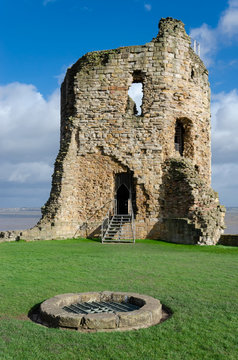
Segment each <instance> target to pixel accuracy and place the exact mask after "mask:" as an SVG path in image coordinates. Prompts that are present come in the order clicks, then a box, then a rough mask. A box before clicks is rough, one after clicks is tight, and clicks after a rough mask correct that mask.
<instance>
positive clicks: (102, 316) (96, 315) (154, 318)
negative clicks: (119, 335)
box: [40, 291, 162, 331]
mask: <svg viewBox="0 0 238 360" xmlns="http://www.w3.org/2000/svg"><path fill="white" fill-rule="evenodd" d="M40 318H41V320H42V321H43V322H45V323H46V324H47V325H48V326H51V327H62V328H71V329H75V330H79V331H110V330H111V331H116V330H131V329H140V328H146V327H149V326H152V325H155V324H158V323H159V322H160V321H161V319H162V305H161V303H160V301H159V300H157V299H154V298H153V297H151V296H147V295H140V294H136V293H126V292H110V291H103V292H88V293H78V294H62V295H57V296H55V297H53V298H51V299H48V300H46V301H44V302H43V303H42V304H41V306H40Z"/></svg>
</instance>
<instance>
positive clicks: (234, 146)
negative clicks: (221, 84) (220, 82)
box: [211, 90, 238, 163]
mask: <svg viewBox="0 0 238 360" xmlns="http://www.w3.org/2000/svg"><path fill="white" fill-rule="evenodd" d="M211 112H212V150H213V156H214V158H213V160H214V162H215V163H231V162H234V163H237V154H238V92H237V90H233V91H231V92H229V93H224V92H222V93H219V94H216V95H213V96H212V104H211Z"/></svg>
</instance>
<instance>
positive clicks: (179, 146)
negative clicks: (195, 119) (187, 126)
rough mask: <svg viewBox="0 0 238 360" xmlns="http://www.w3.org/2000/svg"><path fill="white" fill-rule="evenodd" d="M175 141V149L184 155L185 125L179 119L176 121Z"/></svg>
mask: <svg viewBox="0 0 238 360" xmlns="http://www.w3.org/2000/svg"><path fill="white" fill-rule="evenodd" d="M174 143H175V150H177V151H179V153H180V155H181V156H183V150H184V127H183V124H182V123H181V122H180V121H179V120H177V121H176V126H175V136H174Z"/></svg>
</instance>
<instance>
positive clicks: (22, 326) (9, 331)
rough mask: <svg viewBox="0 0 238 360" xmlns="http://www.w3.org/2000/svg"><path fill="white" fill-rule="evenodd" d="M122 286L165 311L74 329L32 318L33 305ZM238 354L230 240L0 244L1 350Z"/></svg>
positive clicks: (117, 355)
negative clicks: (150, 319) (144, 324)
mask: <svg viewBox="0 0 238 360" xmlns="http://www.w3.org/2000/svg"><path fill="white" fill-rule="evenodd" d="M100 290H112V291H130V292H138V293H141V294H147V295H151V296H153V297H155V298H158V299H160V300H161V302H162V303H163V304H165V305H166V306H167V307H169V308H170V309H171V310H172V311H173V316H172V317H171V318H170V319H169V320H167V321H165V322H164V323H162V324H160V325H157V326H153V327H150V328H148V329H142V330H137V331H125V332H109V333H90V334H85V333H78V332H76V331H68V330H60V329H49V328H45V327H43V326H40V325H37V324H35V323H33V322H31V321H30V320H29V319H28V318H27V313H28V312H29V310H30V309H31V308H32V307H33V306H34V305H36V304H38V303H40V302H42V301H43V300H45V299H47V298H50V297H52V296H54V295H57V294H61V293H67V292H87V291H100ZM237 358H238V248H231V247H222V246H217V247H212V246H207V247H199V246H186V245H175V244H167V243H163V242H159V241H151V240H145V241H137V243H136V244H135V245H132V244H129V245H128V244H122V245H119V244H117V245H102V244H100V243H98V242H95V241H90V240H83V239H81V240H64V241H38V242H29V243H25V242H18V243H17V242H16V243H2V244H0V359H1V360H5V359H9V360H10V359H11V360H12V359H14V360H20V359H21V360H28V359H34V360H36V359H37V360H38V359H42V360H43V359H44V360H46V359H57V360H60V359H64V360H68V359H93V360H94V359H116V360H119V359H123V360H125V359H163V360H170V359H171V360H176V359H183V360H187V359H189V360H190V359H194V360H195V359H196V360H197V359H202V360H204V359H209V360H213V359H217V360H222V359H226V360H227V359H234V360H237Z"/></svg>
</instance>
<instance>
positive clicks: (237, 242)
mask: <svg viewBox="0 0 238 360" xmlns="http://www.w3.org/2000/svg"><path fill="white" fill-rule="evenodd" d="M218 245H225V246H238V235H229V234H223V235H221V237H220V239H219V242H218Z"/></svg>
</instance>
